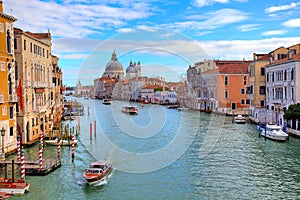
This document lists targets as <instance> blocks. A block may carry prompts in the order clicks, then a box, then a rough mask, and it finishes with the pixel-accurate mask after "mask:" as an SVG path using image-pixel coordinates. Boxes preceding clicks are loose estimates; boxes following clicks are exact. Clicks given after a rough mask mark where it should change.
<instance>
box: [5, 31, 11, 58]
mask: <svg viewBox="0 0 300 200" xmlns="http://www.w3.org/2000/svg"><path fill="white" fill-rule="evenodd" d="M6 33H7V34H6V44H7V52H8V53H11V36H10V30H9V29H8V30H7V32H6Z"/></svg>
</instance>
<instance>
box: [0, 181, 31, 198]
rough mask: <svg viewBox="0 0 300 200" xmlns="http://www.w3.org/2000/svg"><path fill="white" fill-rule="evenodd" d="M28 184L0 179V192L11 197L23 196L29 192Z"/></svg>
mask: <svg viewBox="0 0 300 200" xmlns="http://www.w3.org/2000/svg"><path fill="white" fill-rule="evenodd" d="M29 186H30V184H29V183H26V182H25V181H23V180H15V179H8V178H0V192H4V193H9V194H12V195H23V194H24V193H25V192H28V191H29Z"/></svg>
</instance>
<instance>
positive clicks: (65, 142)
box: [45, 138, 78, 146]
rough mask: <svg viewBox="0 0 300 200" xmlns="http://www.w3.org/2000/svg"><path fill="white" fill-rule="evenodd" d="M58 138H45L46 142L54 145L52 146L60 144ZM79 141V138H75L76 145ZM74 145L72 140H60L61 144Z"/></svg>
mask: <svg viewBox="0 0 300 200" xmlns="http://www.w3.org/2000/svg"><path fill="white" fill-rule="evenodd" d="M57 140H58V139H57V138H56V139H55V140H45V143H46V144H49V145H52V146H57V145H58V141H57ZM77 143H78V140H76V139H75V140H74V145H75V144H77ZM71 145H72V140H60V146H71Z"/></svg>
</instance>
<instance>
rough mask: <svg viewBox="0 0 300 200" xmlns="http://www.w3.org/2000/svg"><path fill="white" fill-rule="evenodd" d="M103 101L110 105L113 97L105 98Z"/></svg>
mask: <svg viewBox="0 0 300 200" xmlns="http://www.w3.org/2000/svg"><path fill="white" fill-rule="evenodd" d="M102 103H103V104H105V105H110V104H111V99H103V100H102Z"/></svg>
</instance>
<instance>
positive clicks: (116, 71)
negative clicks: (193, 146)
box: [103, 51, 124, 78]
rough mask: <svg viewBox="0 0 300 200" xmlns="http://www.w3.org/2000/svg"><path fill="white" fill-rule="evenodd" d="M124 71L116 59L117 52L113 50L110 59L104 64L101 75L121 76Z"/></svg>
mask: <svg viewBox="0 0 300 200" xmlns="http://www.w3.org/2000/svg"><path fill="white" fill-rule="evenodd" d="M123 75H124V71H123V66H122V64H121V63H120V62H119V61H118V58H117V54H116V52H115V51H114V52H113V53H112V56H111V60H110V61H109V62H108V63H107V64H106V66H105V72H104V74H103V76H111V77H119V78H121V77H123Z"/></svg>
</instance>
